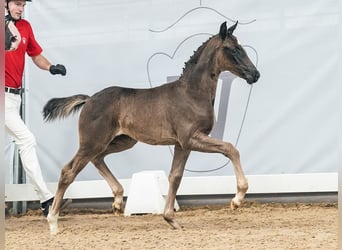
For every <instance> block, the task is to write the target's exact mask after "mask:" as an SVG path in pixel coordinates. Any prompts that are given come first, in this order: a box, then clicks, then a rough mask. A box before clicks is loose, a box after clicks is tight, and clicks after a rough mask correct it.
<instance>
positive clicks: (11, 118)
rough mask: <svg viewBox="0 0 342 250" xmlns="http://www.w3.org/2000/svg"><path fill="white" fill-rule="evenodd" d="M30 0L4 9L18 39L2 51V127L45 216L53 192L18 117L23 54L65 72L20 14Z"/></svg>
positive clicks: (11, 3) (53, 71) (31, 137)
mask: <svg viewBox="0 0 342 250" xmlns="http://www.w3.org/2000/svg"><path fill="white" fill-rule="evenodd" d="M27 1H29V2H31V0H6V2H5V8H6V9H7V11H8V13H9V15H10V17H9V18H11V20H13V21H14V23H15V26H16V28H17V29H18V31H19V33H20V36H21V41H20V44H19V45H18V47H17V49H16V50H13V51H5V128H6V131H7V132H8V133H9V134H10V135H11V136H13V138H14V141H15V143H16V144H17V146H18V148H19V154H20V159H21V161H22V164H23V167H24V169H25V172H26V174H27V176H28V177H29V179H30V181H31V183H32V184H33V186H34V189H35V190H36V192H37V194H38V197H39V199H40V202H41V209H42V211H43V214H44V215H45V216H47V215H48V213H49V207H50V206H51V204H52V202H53V198H54V195H53V194H52V193H51V192H50V191H49V189H48V188H47V186H46V183H45V182H44V179H43V176H42V172H41V168H40V165H39V161H38V157H37V153H36V140H35V137H34V135H33V134H32V132H31V131H30V130H29V129H28V127H27V126H26V125H25V123H24V121H23V120H22V119H21V117H20V106H21V95H20V94H21V91H22V89H21V87H22V78H23V72H24V66H25V55H26V54H27V55H28V56H29V57H31V59H32V61H33V63H34V64H35V65H37V66H38V67H39V68H40V69H42V70H46V71H49V72H50V73H51V74H53V75H56V74H60V75H62V76H64V75H66V69H65V67H64V65H61V64H57V65H52V64H51V63H50V62H49V61H48V60H47V59H46V58H45V57H44V56H43V55H42V51H43V50H42V48H41V47H40V45H39V44H38V42H37V41H36V39H35V37H34V33H33V30H32V27H31V25H30V23H29V22H28V21H27V20H24V19H23V18H22V14H23V11H24V7H25V5H26V2H27ZM70 201H71V200H65V201H64V204H62V206H66V205H68V204H69V203H70Z"/></svg>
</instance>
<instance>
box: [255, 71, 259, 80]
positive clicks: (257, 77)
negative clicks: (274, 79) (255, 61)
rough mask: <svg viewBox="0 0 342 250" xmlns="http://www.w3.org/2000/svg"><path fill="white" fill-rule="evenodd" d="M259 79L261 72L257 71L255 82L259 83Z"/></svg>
mask: <svg viewBox="0 0 342 250" xmlns="http://www.w3.org/2000/svg"><path fill="white" fill-rule="evenodd" d="M259 77H260V73H259V71H256V72H255V75H254V80H255V81H258V79H259Z"/></svg>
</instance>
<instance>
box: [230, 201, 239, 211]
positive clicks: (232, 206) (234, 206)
mask: <svg viewBox="0 0 342 250" xmlns="http://www.w3.org/2000/svg"><path fill="white" fill-rule="evenodd" d="M239 206H240V202H236V201H234V199H232V201H231V202H230V208H231V209H232V210H236V209H237V208H238V207H239Z"/></svg>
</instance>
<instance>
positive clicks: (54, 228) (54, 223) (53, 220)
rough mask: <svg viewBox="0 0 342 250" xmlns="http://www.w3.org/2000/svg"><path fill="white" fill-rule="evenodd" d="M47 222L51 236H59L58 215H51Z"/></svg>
mask: <svg viewBox="0 0 342 250" xmlns="http://www.w3.org/2000/svg"><path fill="white" fill-rule="evenodd" d="M47 221H48V223H49V227H50V234H51V235H56V234H58V214H57V215H52V214H51V213H49V214H48V216H47Z"/></svg>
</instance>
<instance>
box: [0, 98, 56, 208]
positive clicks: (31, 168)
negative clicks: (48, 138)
mask: <svg viewBox="0 0 342 250" xmlns="http://www.w3.org/2000/svg"><path fill="white" fill-rule="evenodd" d="M20 105H21V96H20V95H16V94H12V93H7V92H6V93H5V127H6V131H7V132H8V133H9V134H10V135H11V136H13V138H14V141H15V143H16V144H17V146H18V148H19V154H20V159H21V162H22V164H23V167H24V169H25V172H26V175H27V176H28V177H29V179H30V181H31V183H32V184H33V186H34V189H35V190H36V192H37V194H38V197H39V199H40V202H44V201H47V200H49V199H50V198H52V197H53V194H52V193H51V192H50V191H49V190H48V188H47V186H46V184H45V182H44V179H43V175H42V172H41V169H40V165H39V161H38V157H37V153H36V139H35V137H34V135H33V134H32V132H31V131H30V130H29V129H28V127H27V126H26V125H25V123H24V121H23V120H22V119H21V117H20V115H19V112H20Z"/></svg>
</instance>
